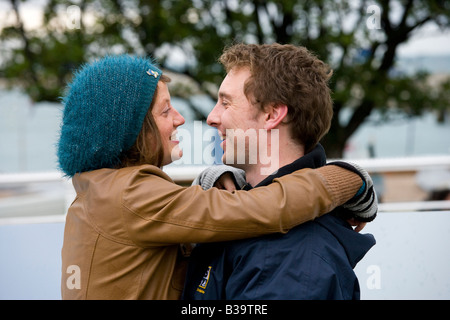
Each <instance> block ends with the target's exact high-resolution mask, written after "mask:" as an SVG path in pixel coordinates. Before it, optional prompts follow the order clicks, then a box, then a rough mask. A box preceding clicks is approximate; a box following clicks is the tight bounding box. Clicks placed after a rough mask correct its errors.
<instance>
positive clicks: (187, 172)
mask: <svg viewBox="0 0 450 320" xmlns="http://www.w3.org/2000/svg"><path fill="white" fill-rule="evenodd" d="M330 161H332V160H330ZM344 161H347V159H345V160H344ZM348 161H350V162H354V163H357V164H359V165H361V166H362V167H363V168H365V169H366V170H367V171H369V172H370V173H375V172H377V173H383V172H405V171H421V170H428V169H440V170H442V169H443V170H450V156H434V157H414V158H386V159H379V158H376V159H362V160H348ZM205 168H206V166H176V165H172V166H168V167H165V168H164V171H165V172H166V173H167V174H168V175H169V176H170V177H171V178H172V179H173V180H174V181H175V182H183V183H186V182H190V181H192V180H193V179H194V178H195V177H196V176H197V175H198V174H199V173H200V172H201V171H202V170H204V169H205ZM41 183H60V184H61V188H62V192H63V193H64V199H63V201H64V209H65V210H62V211H64V213H60V214H57V215H56V214H52V215H45V214H40V215H39V217H38V216H37V215H38V214H33V213H30V214H28V213H26V214H22V215H20V214H19V215H18V216H12V215H5V214H3V215H2V210H3V211H6V210H5V207H6V206H8V205H9V206H11V205H14V203H11V202H9V203H8V201H7V199H5V198H6V197H3V198H1V197H0V220H1V221H0V224H5V223H8V224H10V223H23V222H25V221H26V222H28V223H30V222H37V221H41V222H42V221H43V222H45V221H47V222H50V221H55V222H57V221H63V219H64V215H65V212H66V211H67V208H68V207H69V205H70V204H71V202H72V201H73V199H74V197H75V191H74V190H73V186H72V183H71V179H69V178H65V177H63V175H62V174H61V173H60V172H58V171H52V172H37V173H6V174H0V191H2V190H3V191H4V190H8V189H14V188H20V187H21V186H26V185H30V184H41ZM15 204H16V205H19V204H18V203H15ZM2 206H3V207H2ZM2 208H3V209H2ZM423 210H450V201H421V202H399V203H381V204H380V205H379V211H380V212H394V211H423Z"/></svg>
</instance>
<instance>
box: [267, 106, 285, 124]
mask: <svg viewBox="0 0 450 320" xmlns="http://www.w3.org/2000/svg"><path fill="white" fill-rule="evenodd" d="M287 114H288V107H287V105H285V104H276V105H270V106H267V107H266V114H265V124H264V129H266V130H271V129H273V128H276V127H277V126H278V125H279V124H280V123H281V122H282V121H283V120H284V119H285V118H286V117H287Z"/></svg>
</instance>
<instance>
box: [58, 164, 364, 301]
mask: <svg viewBox="0 0 450 320" xmlns="http://www.w3.org/2000/svg"><path fill="white" fill-rule="evenodd" d="M73 184H74V187H75V189H76V192H77V196H76V198H75V200H74V202H73V203H72V205H71V207H70V208H69V211H68V214H67V218H66V226H65V232H64V245H63V248H62V281H61V291H62V298H63V299H178V298H179V296H180V293H181V290H182V288H183V284H184V276H185V267H186V262H187V261H186V258H185V256H187V255H188V252H187V253H186V252H184V250H183V249H185V248H186V247H189V246H188V245H187V246H184V245H180V244H181V243H198V242H214V241H227V240H233V239H242V238H248V237H254V236H258V235H262V234H267V233H274V232H287V230H289V229H290V228H292V227H293V226H295V225H298V224H301V223H303V222H305V221H308V220H311V219H314V218H316V217H318V216H320V215H322V214H324V213H326V212H329V211H330V210H332V209H333V208H335V207H336V206H338V205H341V204H343V203H344V202H345V201H347V200H349V199H350V198H351V197H352V196H353V195H355V193H356V192H357V190H358V189H359V187H360V186H361V185H362V182H361V179H360V178H359V177H358V176H357V175H356V174H354V173H351V172H350V171H347V170H345V169H342V168H339V167H337V166H325V167H323V168H320V169H317V170H311V169H304V170H301V171H297V172H295V173H293V174H291V175H288V176H285V177H282V178H279V179H276V180H275V182H274V183H272V184H271V185H269V186H268V187H262V188H256V189H253V190H251V191H235V192H228V191H224V190H218V189H216V188H212V189H210V190H208V191H203V190H202V189H201V187H200V186H193V187H189V188H185V187H181V186H179V185H177V184H175V183H173V181H172V180H171V179H170V177H169V176H168V175H167V174H166V173H164V172H163V171H162V170H161V169H159V168H157V167H155V166H151V165H144V166H139V167H130V168H124V169H100V170H95V171H91V172H84V173H81V174H77V175H75V176H74V177H73Z"/></svg>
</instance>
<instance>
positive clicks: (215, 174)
mask: <svg viewBox="0 0 450 320" xmlns="http://www.w3.org/2000/svg"><path fill="white" fill-rule="evenodd" d="M226 172H229V173H231V174H232V175H233V177H234V184H235V185H236V188H237V189H238V190H239V189H242V187H243V186H244V185H245V184H246V183H247V182H246V181H245V171H244V170H241V169H237V168H234V167H230V166H227V165H224V164H221V165H216V166H211V167H209V168H206V169H205V170H203V171H202V172H201V173H200V174H199V175H198V176H197V178H195V180H194V181H193V182H192V185H200V186H201V187H202V189H203V190H208V189H210V188H212V187H213V186H214V183H215V182H216V181H217V180H218V179H219V178H220V177H221V176H222V175H223V174H224V173H226Z"/></svg>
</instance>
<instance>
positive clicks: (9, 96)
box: [0, 90, 450, 173]
mask: <svg viewBox="0 0 450 320" xmlns="http://www.w3.org/2000/svg"><path fill="white" fill-rule="evenodd" d="M197 98H198V99H199V100H200V97H197ZM201 103H202V104H203V105H204V108H205V109H208V108H209V110H212V108H213V106H214V101H212V100H211V99H209V100H208V99H205V97H203V100H202V102H201ZM173 105H174V107H175V108H177V109H178V110H179V111H180V112H181V114H183V116H184V117H185V118H186V124H185V125H183V126H182V127H180V128H184V129H186V130H189V131H190V132H192V133H193V128H194V125H193V120H194V116H193V114H192V111H190V110H189V106H188V105H187V103H186V102H185V101H183V100H181V99H176V98H174V99H173ZM61 114H62V106H61V105H60V104H58V103H37V104H34V105H33V104H31V102H30V101H29V99H28V98H27V96H25V95H24V94H23V93H21V92H20V91H18V90H13V91H0V173H10V172H33V171H53V170H56V169H57V160H56V148H55V145H56V142H57V140H58V135H59V128H60V121H61ZM345 118H346V114H345V113H344V114H343V116H342V119H344V120H343V121H345ZM378 118H379V115H378V113H377V112H374V113H373V114H372V115H371V116H370V117H369V120H368V121H367V122H366V123H365V124H363V125H362V126H361V127H360V128H359V129H358V130H357V131H356V133H355V134H354V135H353V136H352V137H351V138H350V140H349V141H348V146H347V148H346V150H345V153H344V157H345V158H351V159H361V158H368V157H369V151H368V150H369V146H370V145H371V146H372V147H373V150H374V151H375V155H376V156H377V157H399V156H416V155H446V154H449V153H450V139H449V138H448V137H450V125H449V119H447V120H446V121H445V122H444V123H437V121H436V116H435V115H434V114H433V113H427V114H425V115H423V116H421V117H418V118H413V119H404V118H399V119H397V120H394V121H392V122H381V123H380V122H379V121H377V119H378ZM202 129H203V130H202V131H203V132H204V133H205V132H206V131H207V130H211V128H210V127H208V126H207V124H206V123H203V124H202ZM192 137H194V135H193V134H192ZM216 141H218V140H216ZM181 145H182V147H183V149H184V151H185V152H184V154H185V157H191V159H185V160H186V161H185V162H184V163H186V164H198V163H194V154H197V155H198V154H199V153H200V154H201V153H202V152H203V149H204V148H205V147H207V146H208V145H209V143H208V142H207V141H203V142H200V141H198V139H197V140H194V139H193V141H192V144H191V146H190V147H191V150H187V149H186V148H187V146H186V144H183V143H182V144H181ZM219 150H220V149H219ZM202 159H203V158H202ZM216 159H219V160H220V157H219V156H218V155H216ZM202 164H208V163H202ZM175 165H176V164H175Z"/></svg>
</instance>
